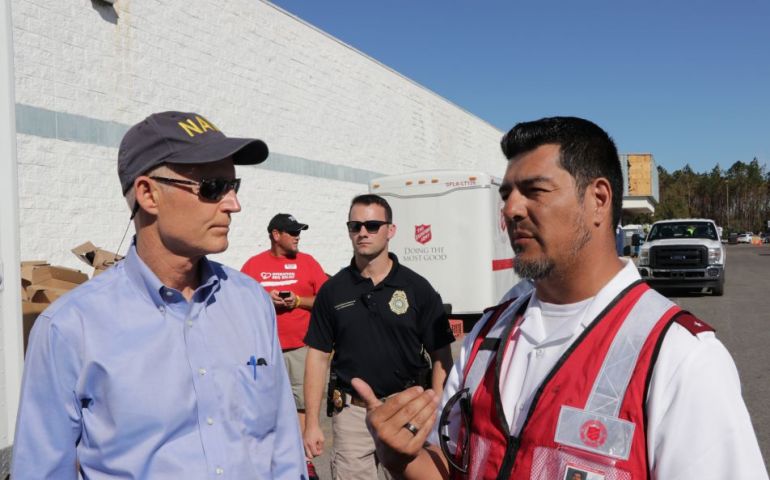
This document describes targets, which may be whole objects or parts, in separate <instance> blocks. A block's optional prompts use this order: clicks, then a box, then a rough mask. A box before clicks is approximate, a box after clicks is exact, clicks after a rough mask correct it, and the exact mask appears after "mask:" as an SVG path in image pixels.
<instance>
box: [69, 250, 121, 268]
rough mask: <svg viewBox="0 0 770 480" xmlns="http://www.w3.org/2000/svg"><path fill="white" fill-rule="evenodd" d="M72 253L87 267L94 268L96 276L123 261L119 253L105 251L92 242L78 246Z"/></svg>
mask: <svg viewBox="0 0 770 480" xmlns="http://www.w3.org/2000/svg"><path fill="white" fill-rule="evenodd" d="M72 253H74V254H75V256H76V257H78V258H79V259H80V260H81V261H82V262H83V263H85V264H86V265H88V266H90V267H94V275H98V274H99V273H101V272H103V271H105V270H107V269H108V268H110V267H111V266H113V265H114V264H115V263H116V262H118V261H119V260H122V259H123V257H122V256H120V255H118V254H117V253H112V252H109V251H107V250H103V249H101V248H99V247H97V246H96V245H94V244H93V243H91V242H86V243H83V244H81V245H78V246H77V247H75V248H73V249H72Z"/></svg>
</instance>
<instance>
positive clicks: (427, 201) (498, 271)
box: [369, 170, 517, 318]
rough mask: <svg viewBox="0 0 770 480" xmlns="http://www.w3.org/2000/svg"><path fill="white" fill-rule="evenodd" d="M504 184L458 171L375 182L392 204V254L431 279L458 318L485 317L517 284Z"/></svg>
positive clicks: (375, 190) (371, 184)
mask: <svg viewBox="0 0 770 480" xmlns="http://www.w3.org/2000/svg"><path fill="white" fill-rule="evenodd" d="M499 187H500V179H499V178H497V177H493V176H492V175H489V174H487V173H483V172H478V171H455V170H433V171H423V172H414V173H410V174H404V175H393V176H388V177H380V178H376V179H374V180H372V181H371V182H369V191H370V192H371V193H376V194H377V195H380V196H382V197H383V198H385V199H387V200H388V203H390V205H391V207H393V223H395V224H396V227H397V230H396V235H395V237H394V238H393V239H392V240H391V241H390V251H391V252H393V253H395V254H396V255H398V259H399V261H400V262H401V263H403V264H404V265H406V266H408V267H409V268H411V269H412V270H414V271H416V272H417V273H419V274H420V275H422V276H423V277H425V278H427V279H428V281H430V283H431V284H432V285H433V287H434V288H435V289H436V290H437V291H438V292H439V293H440V294H441V297H442V299H443V301H444V303H446V304H450V305H451V306H452V316H461V317H466V318H467V317H471V318H474V317H477V316H479V315H480V314H481V312H482V311H483V310H484V309H485V308H487V307H489V306H492V305H496V304H497V303H498V302H499V301H500V299H501V298H502V296H503V295H504V294H505V292H507V291H508V290H509V289H510V288H511V287H512V286H513V285H514V283H515V282H516V281H517V277H516V275H515V273H514V272H513V261H514V260H513V250H512V249H511V244H510V242H509V240H508V235H507V233H506V231H505V230H506V226H505V222H504V221H503V216H502V206H503V202H502V200H501V199H500V195H499V194H498V189H499Z"/></svg>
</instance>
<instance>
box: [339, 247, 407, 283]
mask: <svg viewBox="0 0 770 480" xmlns="http://www.w3.org/2000/svg"><path fill="white" fill-rule="evenodd" d="M388 258H390V260H391V261H392V262H393V265H391V267H390V271H389V272H388V275H387V276H386V277H385V278H384V279H383V280H382V284H383V285H389V286H393V287H402V286H404V282H403V279H402V278H401V276H400V275H399V271H400V270H401V264H400V263H399V262H398V257H397V256H396V254H395V253H393V252H388ZM348 270H349V271H350V274H351V275H352V276H353V281H354V282H355V283H357V284H358V283H361V282H364V281H369V282H371V279H369V278H366V277H364V276H362V275H361V272H360V271H358V267H357V266H356V257H353V258H352V259H351V260H350V265H349V266H348Z"/></svg>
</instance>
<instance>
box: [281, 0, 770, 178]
mask: <svg viewBox="0 0 770 480" xmlns="http://www.w3.org/2000/svg"><path fill="white" fill-rule="evenodd" d="M274 3H275V4H276V5H278V6H279V7H281V8H283V9H284V10H287V11H288V12H290V13H292V14H294V15H296V16H297V17H299V18H301V19H303V20H304V21H306V22H308V23H310V24H312V25H314V26H316V27H317V28H319V29H321V30H323V31H325V32H327V33H329V34H330V35H332V36H334V37H336V38H338V39H340V40H342V41H343V42H345V43H347V44H349V45H351V46H353V47H354V48H356V49H358V50H360V51H361V52H363V53H365V54H367V55H369V56H370V57H372V58H374V59H376V60H378V61H379V62H381V63H383V64H385V65H387V66H389V67H390V68H392V69H394V70H396V71H398V72H400V73H401V74H403V75H405V76H406V77H409V78H411V79H413V80H414V81H416V82H417V83H419V84H421V85H424V86H425V87H427V88H429V89H431V90H433V91H434V92H436V93H438V94H439V95H441V96H443V97H445V98H446V99H448V100H450V101H452V102H454V103H455V104H457V105H459V106H460V107H462V108H464V109H465V110H467V111H469V112H471V113H473V114H474V115H477V116H478V117H480V118H482V119H483V120H486V121H487V122H489V123H491V124H492V125H494V126H495V127H497V128H499V129H500V130H502V131H507V130H508V129H509V128H510V127H512V126H513V125H514V124H515V123H516V122H519V121H524V120H532V119H535V118H540V117H544V116H550V115H576V116H581V117H585V118H588V119H590V120H593V121H595V122H596V123H598V124H599V125H600V126H602V127H603V128H605V129H606V130H607V131H608V132H609V133H610V134H611V135H612V136H613V137H614V138H615V140H616V142H617V143H618V148H619V150H620V151H621V152H651V153H653V154H654V155H655V159H656V161H657V163H658V165H662V166H663V167H665V168H666V169H667V170H669V171H672V170H676V169H679V168H681V167H683V166H684V165H685V164H687V163H689V164H690V166H691V167H692V168H693V169H694V170H695V171H699V172H703V171H710V170H711V169H712V168H713V167H714V166H715V165H717V163H718V164H719V165H720V166H721V167H722V168H727V167H729V166H730V165H732V164H733V163H734V162H735V161H737V160H742V161H746V162H748V161H750V160H751V159H752V158H753V157H758V158H759V160H760V163H763V164H768V167H770V1H768V0H754V1H751V0H735V1H730V2H728V1H716V0H707V1H692V0H691V1H687V2H685V1H675V0H673V1H667V2H664V1H659V0H651V1H644V2H630V1H625V0H611V1H610V0H582V1H581V0H573V1H567V0H562V1H551V0H531V1H528V2H525V1H514V0H508V1H502V0H494V1H493V0H486V1H485V0H478V1H470V0H465V1H460V0H441V1H439V0H411V1H409V0H275V1H274Z"/></svg>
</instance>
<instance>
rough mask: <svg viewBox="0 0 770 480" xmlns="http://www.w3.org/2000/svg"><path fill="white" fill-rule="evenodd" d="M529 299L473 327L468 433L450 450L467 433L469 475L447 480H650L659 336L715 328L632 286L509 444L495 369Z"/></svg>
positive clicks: (572, 355) (554, 376) (559, 371)
mask: <svg viewBox="0 0 770 480" xmlns="http://www.w3.org/2000/svg"><path fill="white" fill-rule="evenodd" d="M530 296H531V291H530V292H529V293H527V294H524V295H521V296H519V297H518V298H516V299H513V300H511V301H508V302H506V303H503V304H501V305H499V306H497V307H495V308H494V309H491V310H490V311H488V312H487V313H486V314H485V316H484V317H482V319H481V321H482V322H485V323H484V325H483V327H482V329H481V330H480V332H479V335H478V336H477V338H476V339H475V341H474V343H473V348H472V349H471V352H470V356H469V357H468V362H467V365H466V367H465V370H464V372H463V373H464V375H463V381H462V382H461V383H462V384H461V388H468V389H469V391H470V395H471V409H470V411H471V420H470V432H465V431H463V429H461V430H460V439H459V440H460V441H458V442H457V443H458V445H463V441H462V438H463V436H464V435H468V434H470V439H469V443H468V448H469V450H470V451H469V452H468V453H469V462H468V473H467V475H463V474H461V473H459V472H457V471H453V478H455V479H461V478H468V479H473V480H477V479H484V480H488V479H497V480H509V479H542V480H545V479H549V480H551V479H559V480H561V479H563V478H571V477H567V473H568V472H570V469H572V472H574V471H578V472H583V476H582V478H606V479H608V480H609V479H613V480H626V479H628V480H630V479H644V478H649V468H648V464H647V459H648V456H647V448H646V445H647V441H646V416H645V408H644V406H645V399H646V397H647V389H648V385H649V380H650V376H651V374H652V367H653V366H654V364H655V359H656V357H657V353H658V350H659V348H660V344H661V342H662V340H663V337H664V335H665V332H666V331H667V329H668V328H669V326H670V325H671V324H672V322H678V323H680V324H682V325H683V326H685V327H686V328H687V329H688V330H690V331H691V332H692V333H693V334H697V333H700V332H701V331H713V329H712V328H711V327H709V326H708V325H706V324H705V323H703V322H700V321H698V320H697V319H696V318H695V317H693V316H692V315H690V314H689V313H687V312H685V311H682V310H681V309H680V308H679V307H678V306H676V305H675V304H674V303H672V302H671V301H669V300H668V299H666V298H665V297H663V296H662V295H660V294H658V293H657V292H655V291H654V290H652V289H650V288H649V287H648V286H647V285H646V284H645V283H642V282H637V283H634V284H632V285H630V286H629V287H628V288H626V289H625V290H624V291H623V292H621V293H620V294H619V295H618V296H617V297H616V298H615V299H614V300H613V301H612V302H611V303H610V304H609V305H608V306H607V307H606V308H605V310H604V311H603V312H602V313H601V314H600V315H599V316H598V317H597V318H596V319H595V320H594V321H593V322H592V323H591V324H590V325H589V326H588V327H587V328H586V329H585V330H584V331H583V333H581V335H580V336H579V338H577V339H576V340H575V341H574V342H573V344H572V345H571V346H570V347H569V348H568V349H567V351H566V352H565V353H564V355H563V356H562V357H561V358H560V359H559V361H558V362H557V363H556V365H555V366H554V368H553V369H552V370H551V372H550V373H549V374H548V376H547V377H546V378H545V380H544V381H543V383H542V384H541V385H540V387H539V388H538V391H537V392H536V394H535V396H534V398H533V400H532V404H531V406H530V409H529V412H528V414H527V417H526V419H525V421H524V424H523V426H522V428H521V431H520V432H519V435H518V436H514V435H512V434H511V433H510V431H509V422H508V420H507V419H506V418H505V414H504V411H503V408H502V403H501V400H500V390H499V385H500V363H501V361H502V359H503V356H504V354H505V350H506V348H509V347H510V346H511V345H512V344H514V343H515V341H516V339H517V338H518V328H517V327H518V324H520V322H521V321H522V316H523V313H524V310H525V309H526V306H527V304H528V302H529V298H530ZM501 339H505V341H501ZM440 433H441V432H440ZM460 448H462V447H458V450H459V449H460ZM461 455H462V452H460V451H458V452H457V457H458V458H460V457H461Z"/></svg>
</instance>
